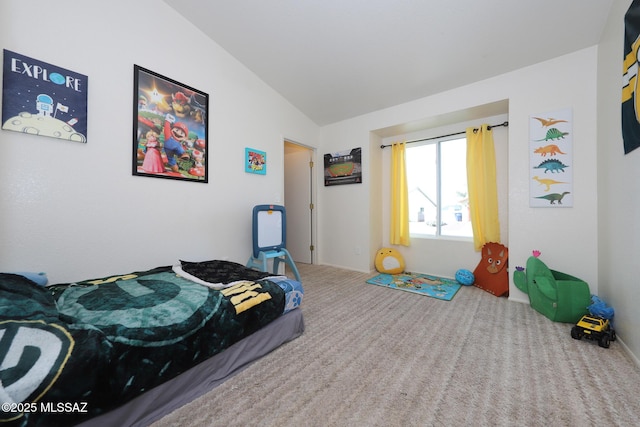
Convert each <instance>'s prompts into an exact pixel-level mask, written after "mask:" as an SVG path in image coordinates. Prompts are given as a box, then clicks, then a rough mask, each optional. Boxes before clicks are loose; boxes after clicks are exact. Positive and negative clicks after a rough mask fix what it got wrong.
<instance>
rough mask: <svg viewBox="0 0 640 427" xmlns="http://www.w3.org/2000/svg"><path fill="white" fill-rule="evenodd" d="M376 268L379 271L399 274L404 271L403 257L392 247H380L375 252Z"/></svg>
mask: <svg viewBox="0 0 640 427" xmlns="http://www.w3.org/2000/svg"><path fill="white" fill-rule="evenodd" d="M375 264H376V270H378V271H379V272H380V273H387V274H400V273H402V272H404V258H402V255H401V254H400V252H398V251H397V250H396V249H393V248H382V249H380V250H379V251H378V253H377V254H376V261H375Z"/></svg>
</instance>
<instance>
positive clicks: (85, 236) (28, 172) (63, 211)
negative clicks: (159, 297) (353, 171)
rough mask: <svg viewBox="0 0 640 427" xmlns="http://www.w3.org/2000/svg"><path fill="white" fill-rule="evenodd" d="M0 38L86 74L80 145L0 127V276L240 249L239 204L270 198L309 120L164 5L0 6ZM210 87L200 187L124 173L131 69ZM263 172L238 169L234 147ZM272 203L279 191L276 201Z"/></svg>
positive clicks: (306, 137) (245, 214)
mask: <svg viewBox="0 0 640 427" xmlns="http://www.w3.org/2000/svg"><path fill="white" fill-rule="evenodd" d="M0 40H2V47H3V48H5V49H8V50H12V51H14V52H18V53H20V54H23V55H26V56H29V57H32V58H35V59H38V60H41V61H45V62H48V63H51V64H55V65H57V66H60V67H63V68H67V69H70V70H73V71H75V72H78V73H82V74H85V75H87V76H88V78H89V92H88V98H89V99H88V104H89V105H88V131H87V134H88V142H87V144H86V145H85V144H80V143H75V142H65V141H60V140H56V139H52V138H45V137H37V136H30V135H26V134H20V133H16V132H10V131H5V130H2V131H0V146H2V156H0V182H1V184H0V203H1V204H0V236H1V242H2V244H1V247H0V271H20V270H22V271H24V270H27V271H44V272H47V273H48V275H49V278H50V281H51V282H53V283H55V282H61V281H73V280H80V279H88V278H91V277H98V276H100V275H107V274H114V273H124V272H128V271H132V270H133V269H135V270H142V269H146V268H151V267H155V266H158V265H170V264H173V263H175V262H176V261H177V260H178V259H179V258H181V259H189V260H202V259H213V258H229V259H230V260H233V261H237V262H240V263H245V262H246V260H247V258H248V256H249V254H250V252H251V249H250V248H251V208H252V207H253V205H255V204H260V203H274V202H282V197H283V192H284V188H283V161H284V154H283V138H285V137H286V138H289V139H291V140H295V141H299V142H301V143H304V144H307V145H309V146H315V145H317V143H318V134H319V129H318V127H317V126H316V125H315V124H313V123H312V122H311V121H310V120H309V119H308V118H307V117H305V116H304V115H302V114H301V113H300V112H299V111H298V110H296V109H295V108H293V107H292V106H291V104H289V103H288V102H287V101H285V100H284V99H283V98H282V97H281V96H280V95H278V94H277V93H275V92H274V91H273V90H272V89H271V88H270V87H268V86H267V85H266V84H264V83H263V82H262V81H261V80H259V79H258V78H257V77H256V76H255V75H254V74H253V73H251V72H250V71H248V70H247V69H246V68H245V67H244V66H242V65H240V64H239V63H238V62H237V61H236V60H235V59H234V58H232V57H231V56H230V55H229V54H227V53H226V52H225V51H224V50H223V49H221V48H220V47H219V46H218V45H217V44H215V43H212V42H211V41H210V40H209V39H208V38H206V37H205V36H204V35H203V34H202V33H201V32H200V31H199V30H196V29H195V28H194V27H193V26H191V25H190V24H189V23H188V22H186V21H185V20H184V19H183V18H182V17H181V16H179V15H177V14H176V13H175V12H174V11H173V9H171V8H170V7H169V6H167V5H166V4H165V3H164V2H159V1H153V0H139V1H135V2H132V1H124V0H115V1H109V2H93V1H92V2H88V1H79V0H75V1H74V0H61V1H57V2H49V1H29V2H23V1H19V0H9V1H6V0H5V1H3V2H1V3H0ZM134 64H138V65H140V66H142V67H145V68H148V69H150V70H153V71H155V72H157V73H160V74H162V75H164V76H167V77H169V78H172V79H175V80H177V81H179V82H181V83H184V84H186V85H189V86H192V87H195V88H197V89H199V90H201V91H203V92H206V93H208V94H209V97H210V105H209V107H210V111H209V113H210V114H209V129H210V132H209V183H208V184H200V183H193V182H182V181H174V180H166V179H157V178H148V177H138V176H132V174H131V165H132V158H131V153H132V143H133V142H132V126H133V123H132V117H133V111H132V102H133V101H132V96H133V65H134ZM245 147H251V148H256V149H259V150H263V151H266V152H267V155H268V169H267V175H266V176H261V175H253V174H247V173H245V172H244V149H245ZM278 198H280V200H277V199H278Z"/></svg>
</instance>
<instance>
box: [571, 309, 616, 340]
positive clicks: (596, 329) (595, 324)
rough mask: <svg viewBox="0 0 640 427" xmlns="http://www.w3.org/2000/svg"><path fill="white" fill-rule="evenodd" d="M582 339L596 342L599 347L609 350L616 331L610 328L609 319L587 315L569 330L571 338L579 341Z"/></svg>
mask: <svg viewBox="0 0 640 427" xmlns="http://www.w3.org/2000/svg"><path fill="white" fill-rule="evenodd" d="M583 337H584V338H586V339H589V340H592V341H598V345H599V346H600V347H603V348H609V345H610V343H611V341H615V340H616V331H615V330H613V328H612V327H611V323H610V322H609V319H604V318H602V317H599V316H592V315H589V314H587V315H584V316H582V318H581V319H580V320H579V321H578V323H576V324H575V326H573V327H572V328H571V338H573V339H575V340H579V339H582V338H583Z"/></svg>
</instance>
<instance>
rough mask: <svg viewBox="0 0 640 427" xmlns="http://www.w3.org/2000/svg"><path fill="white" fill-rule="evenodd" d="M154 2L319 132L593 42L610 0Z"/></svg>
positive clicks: (234, 0) (587, 45)
mask: <svg viewBox="0 0 640 427" xmlns="http://www.w3.org/2000/svg"><path fill="white" fill-rule="evenodd" d="M164 1H165V2H166V3H167V4H169V5H170V6H171V7H172V8H174V9H175V10H176V11H177V12H178V13H179V14H181V15H183V16H184V17H185V18H186V19H187V20H189V21H190V22H191V23H192V24H193V25H195V26H196V27H198V28H199V29H200V30H202V32H203V33H204V34H206V35H207V36H208V37H210V38H211V39H212V40H214V41H215V42H216V43H217V44H219V45H220V46H222V47H223V48H224V49H225V50H226V51H228V52H229V53H230V54H231V55H232V56H233V57H235V58H236V59H237V60H238V61H240V62H241V63H243V64H244V65H245V66H246V67H247V68H249V69H250V70H251V71H253V72H254V73H255V74H256V75H258V76H259V77H260V78H261V79H262V80H263V81H265V82H266V83H267V84H268V85H270V86H271V87H272V88H273V89H275V90H276V91H277V92H279V93H280V94H281V95H282V96H284V97H285V98H287V99H288V100H289V102H291V103H292V104H293V105H295V106H296V107H297V108H298V109H299V110H301V111H302V112H303V113H304V114H306V115H307V116H308V117H309V118H311V119H312V120H313V121H314V122H315V123H317V124H318V125H321V126H322V125H326V124H329V123H334V122H337V121H341V120H344V119H349V118H352V117H356V116H359V115H362V114H366V113H369V112H372V111H376V110H379V109H383V108H387V107H391V106H394V105H397V104H401V103H404V102H408V101H412V100H415V99H419V98H423V97H425V96H429V95H432V94H435V93H438V92H442V91H445V90H448V89H452V88H455V87H459V86H463V85H466V84H470V83H474V82H477V81H480V80H484V79H486V78H489V77H493V76H496V75H499V74H503V73H506V72H509V71H513V70H516V69H518V68H522V67H525V66H528V65H532V64H535V63H538V62H542V61H545V60H548V59H552V58H555V57H557V56H561V55H564V54H567V53H570V52H574V51H576V50H580V49H583V48H586V47H589V46H593V45H595V44H597V43H598V42H599V40H600V36H601V34H602V31H603V28H604V25H605V22H606V20H607V16H608V14H609V10H610V8H611V5H612V1H613V0H535V1H514V0H457V1H444V0H440V1H436V0H164ZM621 25H622V23H621ZM621 49H622V47H621ZM621 54H622V53H621ZM576 72H579V70H576Z"/></svg>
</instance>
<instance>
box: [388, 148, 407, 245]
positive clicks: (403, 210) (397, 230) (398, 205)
mask: <svg viewBox="0 0 640 427" xmlns="http://www.w3.org/2000/svg"><path fill="white" fill-rule="evenodd" d="M390 234H391V236H390V243H391V244H393V245H404V246H409V191H408V189H407V169H406V165H405V143H404V142H399V143H395V144H392V145H391V231H390Z"/></svg>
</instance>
